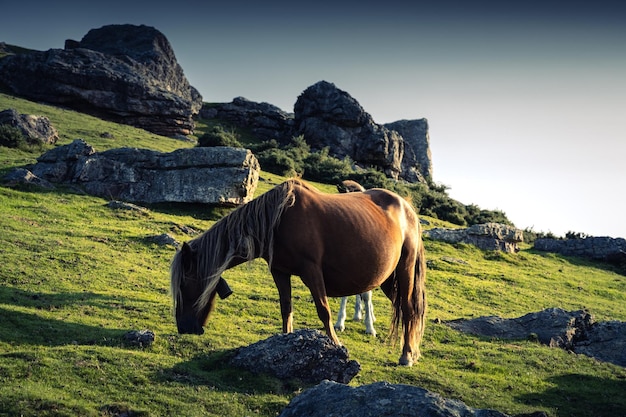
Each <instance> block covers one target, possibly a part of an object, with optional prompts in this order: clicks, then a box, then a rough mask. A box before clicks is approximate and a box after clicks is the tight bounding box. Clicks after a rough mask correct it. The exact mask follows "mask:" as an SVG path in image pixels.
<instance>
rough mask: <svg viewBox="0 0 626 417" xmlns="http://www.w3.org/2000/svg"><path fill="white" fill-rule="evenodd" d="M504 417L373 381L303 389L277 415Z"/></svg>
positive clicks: (329, 383) (325, 383) (406, 387)
mask: <svg viewBox="0 0 626 417" xmlns="http://www.w3.org/2000/svg"><path fill="white" fill-rule="evenodd" d="M330 416H341V417H378V416H395V417H416V416H419V417H507V415H506V414H503V413H500V412H498V411H495V410H486V409H474V408H470V407H468V406H467V405H465V404H464V403H463V402H461V401H458V400H450V399H446V398H443V397H441V396H440V395H439V394H436V393H433V392H430V391H427V390H425V389H423V388H419V387H414V386H411V385H404V384H390V383H388V382H376V383H373V384H370V385H363V386H360V387H350V386H347V385H342V384H338V383H336V382H332V381H323V382H322V383H320V384H319V385H317V386H315V387H313V388H310V389H308V390H306V391H304V392H303V393H302V394H300V395H298V396H297V397H295V398H294V399H293V400H291V402H290V403H289V405H287V407H286V408H285V409H284V410H283V411H282V413H281V414H280V417H330Z"/></svg>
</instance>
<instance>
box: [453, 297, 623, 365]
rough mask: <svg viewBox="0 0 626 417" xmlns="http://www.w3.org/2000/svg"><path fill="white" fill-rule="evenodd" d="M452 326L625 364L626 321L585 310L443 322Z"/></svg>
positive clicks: (553, 310) (476, 333)
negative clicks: (597, 316) (602, 317)
mask: <svg viewBox="0 0 626 417" xmlns="http://www.w3.org/2000/svg"><path fill="white" fill-rule="evenodd" d="M446 324H447V325H448V326H450V327H452V328H453V329H456V330H459V331H462V332H466V333H471V334H475V335H480V336H485V337H495V338H498V339H520V340H523V339H534V340H537V341H538V342H540V343H542V344H545V345H548V346H550V347H558V348H562V349H566V350H569V351H572V352H575V353H579V354H584V355H587V356H591V357H594V358H596V359H598V360H601V361H605V362H611V363H614V364H616V365H620V366H626V322H619V321H606V322H596V321H595V320H594V319H593V316H592V315H591V314H590V313H589V312H587V311H585V310H577V311H565V310H563V309H560V308H548V309H546V310H543V311H540V312H536V313H529V314H526V315H524V316H522V317H518V318H513V319H504V318H501V317H497V316H485V317H478V318H475V319H471V320H465V319H459V320H452V321H449V322H446Z"/></svg>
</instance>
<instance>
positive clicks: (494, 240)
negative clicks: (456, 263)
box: [424, 223, 524, 253]
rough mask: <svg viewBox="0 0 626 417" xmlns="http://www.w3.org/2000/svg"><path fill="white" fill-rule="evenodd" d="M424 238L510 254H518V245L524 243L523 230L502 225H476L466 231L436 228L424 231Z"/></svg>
mask: <svg viewBox="0 0 626 417" xmlns="http://www.w3.org/2000/svg"><path fill="white" fill-rule="evenodd" d="M424 236H426V237H428V238H430V239H434V240H442V241H444V242H448V243H467V244H470V245H475V246H477V247H479V248H480V249H483V250H499V251H503V252H509V253H515V252H518V251H519V246H518V243H521V242H523V241H524V233H523V232H522V231H521V230H519V229H516V228H515V227H512V226H507V225H505V224H500V223H484V224H475V225H473V226H470V227H468V228H465V229H448V228H434V229H430V230H426V231H424Z"/></svg>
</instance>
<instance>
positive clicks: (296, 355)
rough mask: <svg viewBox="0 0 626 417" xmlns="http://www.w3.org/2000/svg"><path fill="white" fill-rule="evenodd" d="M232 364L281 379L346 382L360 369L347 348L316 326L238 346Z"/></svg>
mask: <svg viewBox="0 0 626 417" xmlns="http://www.w3.org/2000/svg"><path fill="white" fill-rule="evenodd" d="M231 365H233V366H235V367H238V368H243V369H247V370H248V371H250V372H252V373H256V374H260V373H263V374H269V375H273V376H275V377H276V378H279V379H281V380H291V379H298V380H301V381H304V382H307V383H319V382H320V381H323V380H325V379H328V380H331V381H336V382H340V383H342V384H347V383H348V382H350V380H352V378H354V376H355V375H356V374H357V373H358V372H359V371H360V370H361V365H360V364H359V363H358V362H357V361H355V360H349V359H348V350H347V349H346V348H345V347H343V346H337V345H335V344H334V343H333V342H332V341H331V340H330V339H329V338H328V336H326V335H323V334H322V333H321V332H319V331H317V330H308V329H303V330H298V331H296V332H294V333H287V334H279V335H275V336H272V337H270V338H268V339H265V340H262V341H260V342H257V343H254V344H252V345H250V346H247V347H243V348H241V349H239V351H238V352H237V354H236V356H235V357H234V358H233V359H231Z"/></svg>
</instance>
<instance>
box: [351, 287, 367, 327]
mask: <svg viewBox="0 0 626 417" xmlns="http://www.w3.org/2000/svg"><path fill="white" fill-rule="evenodd" d="M362 301H363V300H362V299H361V295H360V294H357V295H356V296H355V297H354V316H352V320H353V321H361V320H363V307H364V306H363V302H362Z"/></svg>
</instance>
